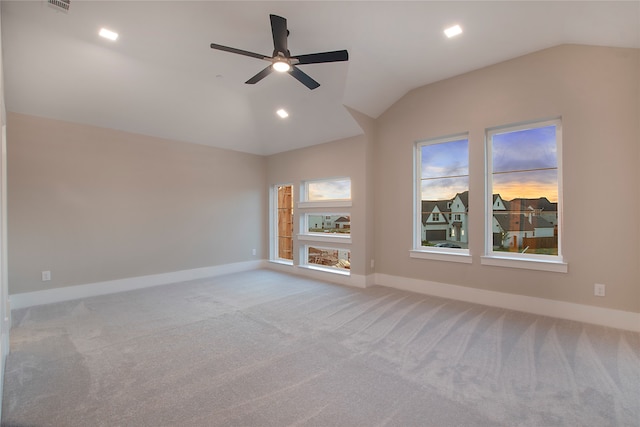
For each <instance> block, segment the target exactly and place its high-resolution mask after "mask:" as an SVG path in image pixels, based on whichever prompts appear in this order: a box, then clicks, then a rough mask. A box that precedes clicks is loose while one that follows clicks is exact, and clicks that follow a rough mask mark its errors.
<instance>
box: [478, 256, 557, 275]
mask: <svg viewBox="0 0 640 427" xmlns="http://www.w3.org/2000/svg"><path fill="white" fill-rule="evenodd" d="M480 264H482V265H491V266H494V267H509V268H523V269H527V270H539V271H551V272H555V273H566V272H567V271H568V269H569V264H567V263H566V262H563V261H551V260H548V261H547V260H541V259H532V258H518V259H516V258H510V257H500V256H482V257H480Z"/></svg>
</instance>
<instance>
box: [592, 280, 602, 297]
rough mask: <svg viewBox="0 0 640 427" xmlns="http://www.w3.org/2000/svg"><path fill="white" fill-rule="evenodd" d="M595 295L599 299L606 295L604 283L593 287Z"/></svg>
mask: <svg viewBox="0 0 640 427" xmlns="http://www.w3.org/2000/svg"><path fill="white" fill-rule="evenodd" d="M593 294H594V295H595V296H597V297H603V296H604V295H605V286H604V285H603V284H602V283H596V284H595V285H593Z"/></svg>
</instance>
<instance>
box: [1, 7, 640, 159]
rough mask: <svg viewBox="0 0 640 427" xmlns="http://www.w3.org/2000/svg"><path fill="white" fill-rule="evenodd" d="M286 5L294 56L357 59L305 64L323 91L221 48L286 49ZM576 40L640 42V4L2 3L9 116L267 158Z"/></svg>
mask: <svg viewBox="0 0 640 427" xmlns="http://www.w3.org/2000/svg"><path fill="white" fill-rule="evenodd" d="M270 13H273V14H276V15H280V16H283V17H285V18H287V20H288V28H289V30H290V33H291V34H290V36H289V49H290V51H291V54H292V55H299V54H306V53H315V52H324V51H330V50H340V49H347V50H348V51H349V61H348V62H337V63H331V64H314V65H304V66H300V68H301V69H302V70H303V71H305V72H306V73H308V74H309V75H310V76H312V77H313V78H314V79H315V80H317V81H318V82H320V84H321V86H320V87H319V88H318V89H316V90H313V91H311V90H309V89H307V88H306V87H304V86H303V85H302V84H300V83H299V82H298V81H296V80H295V79H294V78H293V77H291V76H289V75H287V74H275V73H274V74H271V75H269V76H268V77H267V78H265V79H264V80H262V81H261V82H259V83H258V84H256V85H245V84H244V82H245V81H246V80H247V79H249V78H250V77H251V76H253V75H254V74H256V73H257V72H258V71H260V70H262V69H263V68H264V67H265V66H266V65H267V63H265V62H262V61H260V60H257V59H254V58H249V57H244V56H240V55H234V54H231V53H227V52H221V51H215V50H212V49H211V48H210V47H209V44H210V43H218V44H222V45H226V46H232V47H236V48H239V49H243V50H248V51H252V52H257V53H264V54H266V55H267V56H270V55H271V52H272V50H273V44H272V40H271V29H270V23H269V14H270ZM455 23H458V24H460V25H461V26H462V27H463V29H464V33H463V34H462V35H461V36H458V37H456V38H454V39H447V38H446V37H445V36H444V34H443V30H444V28H446V27H448V26H449V25H451V24H455ZM103 26H104V27H107V28H109V29H112V30H113V31H116V32H118V33H119V34H120V37H119V39H118V40H117V41H116V42H110V41H108V40H105V39H101V38H100V37H98V35H97V33H98V30H99V29H100V28H101V27H103ZM563 43H578V44H592V45H602V46H618V47H635V48H638V47H640V2H637V1H626V2H614V1H604V2H593V1H569V2H560V1H553V2H551V1H533V2H522V1H511V2H506V1H504V2H499V1H498V2H495V1H494V2H483V1H473V2H457V1H446V2H434V1H424V2H419V1H413V2H399V1H391V2H380V1H355V2H333V1H331V2H330V1H320V2H307V1H287V2H271V1H259V2H244V1H232V2H221V1H193V2H188V1H80V0H71V7H70V10H69V12H67V13H64V12H58V11H57V10H55V9H54V8H52V7H51V6H49V5H48V4H47V3H46V1H2V46H3V55H4V76H5V92H6V93H5V99H6V109H7V110H8V111H13V112H20V113H26V114H32V115H37V116H43V117H50V118H55V119H60V120H65V121H71V122H76V123H84V124H90V125H96V126H102V127H109V128H114V129H121V130H125V131H129V132H135V133H141V134H146V135H151V136H157V137H162V138H168V139H174V140H179V141H186V142H193V143H198V144H206V145H211V146H215V147H221V148H228V149H232V150H238V151H244V152H250V153H256V154H265V155H266V154H273V153H278V152H281V151H287V150H291V149H295V148H300V147H306V146H310V145H314V144H319V143H323V142H327V141H332V140H336V139H340V138H345V137H349V136H354V135H358V134H361V133H362V131H361V129H360V128H359V127H358V124H357V123H356V122H355V121H354V120H353V118H352V117H351V115H350V114H349V113H348V111H347V110H346V109H345V108H344V106H348V107H350V108H353V109H355V110H358V111H360V112H362V113H364V114H367V115H369V116H371V117H374V118H375V117H377V116H379V115H380V114H382V113H383V112H384V111H385V110H386V109H387V108H388V107H390V106H391V105H392V104H393V103H394V102H395V101H397V100H398V99H399V98H401V97H402V96H403V95H404V94H406V93H407V92H408V91H410V90H411V89H414V88H416V87H420V86H423V85H425V84H428V83H432V82H435V81H438V80H441V79H444V78H447V77H451V76H454V75H458V74H461V73H465V72H467V71H471V70H474V69H478V68H481V67H484V66H487V65H491V64H494V63H497V62H500V61H503V60H506V59H510V58H513V57H516V56H520V55H524V54H527V53H529V52H533V51H536V50H540V49H544V48H547V47H551V46H555V45H559V44H563ZM282 107H283V108H285V109H287V110H288V111H289V113H290V117H288V118H287V119H284V120H283V119H280V118H279V117H278V116H276V114H275V111H276V109H278V108H282Z"/></svg>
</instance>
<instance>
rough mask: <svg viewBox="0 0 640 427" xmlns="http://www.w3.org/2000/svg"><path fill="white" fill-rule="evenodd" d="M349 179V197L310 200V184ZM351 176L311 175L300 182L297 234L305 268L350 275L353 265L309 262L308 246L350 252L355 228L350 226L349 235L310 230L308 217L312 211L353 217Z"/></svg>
mask: <svg viewBox="0 0 640 427" xmlns="http://www.w3.org/2000/svg"><path fill="white" fill-rule="evenodd" d="M345 180H348V181H349V199H326V200H309V184H310V183H319V182H331V181H345ZM351 197H352V191H351V177H348V176H339V177H332V178H323V179H312V180H305V181H302V183H301V185H300V201H299V202H298V210H297V213H298V216H299V222H298V226H299V227H300V228H299V233H298V234H297V236H296V238H297V241H298V242H299V243H300V244H299V250H298V256H299V261H298V266H299V267H303V268H310V269H314V270H322V271H326V272H329V273H336V274H341V275H347V276H349V275H351V270H350V269H344V270H343V269H338V268H333V267H322V266H317V265H313V264H309V262H308V261H309V247H310V246H314V247H317V248H322V249H327V250H336V249H337V250H348V251H349V253H351V247H350V245H351V242H352V240H351V236H352V232H353V228H351V230H350V232H349V235H347V236H344V235H336V234H331V235H325V234H324V233H310V232H308V230H309V227H308V218H309V215H313V214H316V215H318V214H321V215H325V216H326V215H342V216H348V217H349V218H350V219H353V216H352V215H351V209H350V208H351Z"/></svg>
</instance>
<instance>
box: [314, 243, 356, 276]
mask: <svg viewBox="0 0 640 427" xmlns="http://www.w3.org/2000/svg"><path fill="white" fill-rule="evenodd" d="M306 258H307V265H308V266H311V267H316V268H321V269H330V270H335V271H336V272H345V273H348V272H349V270H350V269H351V251H350V250H348V249H338V248H325V247H320V246H311V245H309V246H306Z"/></svg>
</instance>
